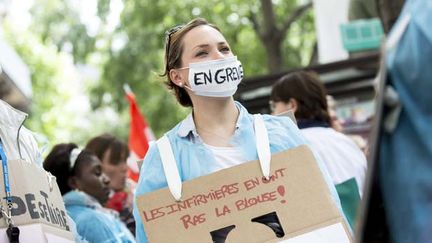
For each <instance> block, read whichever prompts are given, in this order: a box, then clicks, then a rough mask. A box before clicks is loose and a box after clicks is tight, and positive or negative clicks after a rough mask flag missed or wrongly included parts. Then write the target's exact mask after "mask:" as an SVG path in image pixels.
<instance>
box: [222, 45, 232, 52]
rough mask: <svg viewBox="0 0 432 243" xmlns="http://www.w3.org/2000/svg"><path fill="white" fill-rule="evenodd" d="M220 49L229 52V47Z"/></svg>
mask: <svg viewBox="0 0 432 243" xmlns="http://www.w3.org/2000/svg"><path fill="white" fill-rule="evenodd" d="M220 51H221V52H229V51H230V48H229V47H227V46H226V47H223V48H221V49H220Z"/></svg>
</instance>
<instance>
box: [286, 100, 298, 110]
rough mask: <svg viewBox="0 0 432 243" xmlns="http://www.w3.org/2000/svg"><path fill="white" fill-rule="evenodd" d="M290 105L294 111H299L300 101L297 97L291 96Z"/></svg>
mask: <svg viewBox="0 0 432 243" xmlns="http://www.w3.org/2000/svg"><path fill="white" fill-rule="evenodd" d="M288 105H289V109H290V110H292V111H293V112H294V113H295V112H296V111H297V109H298V103H297V100H296V99H294V98H290V99H289V101H288Z"/></svg>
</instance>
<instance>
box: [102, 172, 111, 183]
mask: <svg viewBox="0 0 432 243" xmlns="http://www.w3.org/2000/svg"><path fill="white" fill-rule="evenodd" d="M110 182H111V180H110V178H109V177H108V176H107V175H106V174H105V173H102V183H103V184H105V185H108V184H109V183H110Z"/></svg>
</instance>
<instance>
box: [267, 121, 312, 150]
mask: <svg viewBox="0 0 432 243" xmlns="http://www.w3.org/2000/svg"><path fill="white" fill-rule="evenodd" d="M263 119H264V122H265V125H266V128H267V132H268V135H269V139H270V143H271V144H272V145H273V146H281V149H282V150H283V149H288V148H292V147H296V146H299V145H301V144H306V141H305V139H304V137H303V136H302V134H301V133H300V130H299V128H298V127H297V125H296V124H295V123H294V121H293V120H291V118H290V117H288V116H273V115H263Z"/></svg>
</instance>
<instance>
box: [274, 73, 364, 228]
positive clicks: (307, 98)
mask: <svg viewBox="0 0 432 243" xmlns="http://www.w3.org/2000/svg"><path fill="white" fill-rule="evenodd" d="M326 93H327V92H326V90H325V87H324V85H323V84H322V83H321V82H320V81H319V78H318V76H317V75H316V74H315V73H312V72H305V71H299V72H294V73H290V74H287V75H285V76H283V77H282V78H281V79H279V80H278V81H277V82H276V83H275V84H274V85H273V87H272V91H271V94H270V104H271V106H272V110H273V114H280V113H283V112H285V111H288V110H292V111H294V114H295V117H296V119H297V124H298V127H299V128H300V130H301V133H302V134H303V136H304V137H305V138H306V140H307V141H308V142H309V143H310V145H311V146H312V147H313V148H314V149H315V151H317V152H318V154H319V155H320V157H321V158H322V159H323V161H324V163H325V164H326V167H327V169H328V171H329V174H330V176H331V178H332V179H333V183H334V184H335V185H336V189H337V191H338V193H339V196H340V199H341V201H342V207H343V209H344V212H345V215H346V216H347V218H348V220H349V221H350V223H351V225H352V223H353V222H354V219H355V214H356V212H357V206H358V202H359V196H360V195H361V193H362V189H363V183H364V179H365V173H366V157H365V156H364V153H363V152H362V151H361V150H360V149H359V147H358V146H357V145H356V144H355V143H354V141H353V140H352V139H350V138H349V137H348V136H346V135H344V134H342V133H340V132H338V131H336V130H335V129H334V128H333V127H332V126H331V116H330V114H329V109H328V103H327V101H328V100H327V97H326Z"/></svg>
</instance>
